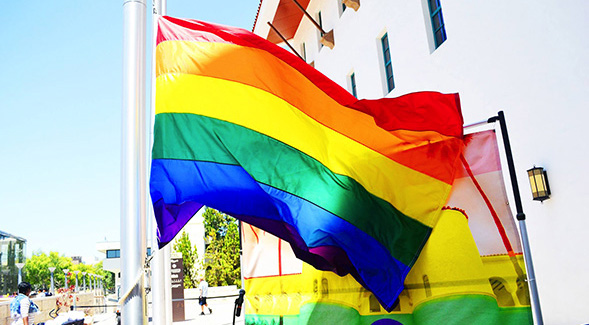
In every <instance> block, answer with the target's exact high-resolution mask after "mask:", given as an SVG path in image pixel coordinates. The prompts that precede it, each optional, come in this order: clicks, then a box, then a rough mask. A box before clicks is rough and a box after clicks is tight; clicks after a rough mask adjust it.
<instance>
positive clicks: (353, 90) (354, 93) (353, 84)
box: [350, 72, 358, 98]
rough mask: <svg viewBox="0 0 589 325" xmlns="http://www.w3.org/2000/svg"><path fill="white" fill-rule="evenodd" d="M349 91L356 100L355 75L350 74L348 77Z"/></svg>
mask: <svg viewBox="0 0 589 325" xmlns="http://www.w3.org/2000/svg"><path fill="white" fill-rule="evenodd" d="M350 90H351V93H352V95H354V97H356V98H358V93H357V92H356V73H354V72H352V74H351V75H350Z"/></svg>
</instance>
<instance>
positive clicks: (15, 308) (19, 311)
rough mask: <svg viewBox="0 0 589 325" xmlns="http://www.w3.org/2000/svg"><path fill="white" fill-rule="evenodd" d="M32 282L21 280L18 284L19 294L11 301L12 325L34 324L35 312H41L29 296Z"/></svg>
mask: <svg viewBox="0 0 589 325" xmlns="http://www.w3.org/2000/svg"><path fill="white" fill-rule="evenodd" d="M31 289H32V288H31V284H30V283H28V282H24V281H23V282H21V283H19V284H18V295H17V296H16V297H14V299H12V301H11V302H10V316H11V317H12V325H32V324H33V317H34V314H35V313H37V312H39V307H38V306H37V305H35V303H34V302H33V301H31V299H30V298H29V295H30V294H31Z"/></svg>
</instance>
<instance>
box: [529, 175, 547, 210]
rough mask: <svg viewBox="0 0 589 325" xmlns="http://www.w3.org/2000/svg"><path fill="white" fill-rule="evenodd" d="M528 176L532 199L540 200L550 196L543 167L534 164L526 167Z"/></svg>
mask: <svg viewBox="0 0 589 325" xmlns="http://www.w3.org/2000/svg"><path fill="white" fill-rule="evenodd" d="M528 178H529V180H530V187H531V189H532V197H533V199H534V200H536V201H540V202H542V201H544V200H546V199H549V198H550V186H549V185H548V177H547V176H546V171H545V170H544V168H542V167H536V166H534V168H532V169H528Z"/></svg>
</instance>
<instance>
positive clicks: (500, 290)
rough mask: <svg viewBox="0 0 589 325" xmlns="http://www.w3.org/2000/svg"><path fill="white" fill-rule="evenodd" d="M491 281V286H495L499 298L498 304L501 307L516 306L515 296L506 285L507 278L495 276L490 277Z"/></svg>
mask: <svg viewBox="0 0 589 325" xmlns="http://www.w3.org/2000/svg"><path fill="white" fill-rule="evenodd" d="M489 283H491V287H492V288H493V293H494V294H495V297H496V298H497V304H498V305H499V307H504V306H515V302H514V301H513V296H512V295H511V293H510V292H509V291H508V290H507V288H506V287H505V280H503V279H502V278H498V277H493V278H489Z"/></svg>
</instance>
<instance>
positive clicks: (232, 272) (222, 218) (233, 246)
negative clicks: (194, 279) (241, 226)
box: [203, 208, 241, 287]
mask: <svg viewBox="0 0 589 325" xmlns="http://www.w3.org/2000/svg"><path fill="white" fill-rule="evenodd" d="M203 217H204V228H205V239H206V240H207V241H208V243H209V245H208V246H207V248H206V250H205V260H204V262H203V268H204V269H205V270H206V273H205V279H206V280H207V282H208V283H209V285H211V286H222V285H233V284H235V285H237V286H238V287H240V286H241V269H240V265H239V230H238V226H237V220H235V219H234V218H233V217H231V216H229V215H226V214H224V213H221V212H219V211H217V210H215V209H211V208H206V210H205V212H204V213H203Z"/></svg>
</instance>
